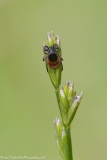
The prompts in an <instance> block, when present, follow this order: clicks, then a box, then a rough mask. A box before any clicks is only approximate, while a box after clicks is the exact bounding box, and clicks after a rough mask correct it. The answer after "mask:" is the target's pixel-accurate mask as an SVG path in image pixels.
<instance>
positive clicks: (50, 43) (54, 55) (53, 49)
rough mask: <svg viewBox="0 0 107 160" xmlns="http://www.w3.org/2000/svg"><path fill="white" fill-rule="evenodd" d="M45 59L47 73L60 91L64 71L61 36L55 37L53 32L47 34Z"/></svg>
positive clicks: (44, 45)
mask: <svg viewBox="0 0 107 160" xmlns="http://www.w3.org/2000/svg"><path fill="white" fill-rule="evenodd" d="M43 52H44V57H43V61H45V64H46V68H47V72H48V74H49V77H50V79H51V82H52V84H53V86H54V88H55V89H58V87H59V85H60V82H61V72H62V70H63V66H62V60H63V59H62V57H61V47H60V39H59V36H55V35H54V33H53V32H52V31H51V32H50V33H48V34H47V42H46V44H43Z"/></svg>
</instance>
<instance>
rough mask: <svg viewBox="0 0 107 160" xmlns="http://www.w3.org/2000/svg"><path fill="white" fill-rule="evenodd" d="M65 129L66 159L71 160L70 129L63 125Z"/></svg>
mask: <svg viewBox="0 0 107 160" xmlns="http://www.w3.org/2000/svg"><path fill="white" fill-rule="evenodd" d="M65 131H66V135H67V154H66V160H73V154H72V141H71V134H70V129H69V128H66V127H65Z"/></svg>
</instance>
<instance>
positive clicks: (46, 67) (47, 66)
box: [46, 62, 48, 72]
mask: <svg viewBox="0 0 107 160" xmlns="http://www.w3.org/2000/svg"><path fill="white" fill-rule="evenodd" d="M46 70H47V72H48V66H47V62H46Z"/></svg>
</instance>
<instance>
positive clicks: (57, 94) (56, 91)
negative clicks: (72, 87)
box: [55, 88, 62, 118]
mask: <svg viewBox="0 0 107 160" xmlns="http://www.w3.org/2000/svg"><path fill="white" fill-rule="evenodd" d="M58 90H59V89H58V88H57V89H55V93H56V98H57V102H58V106H59V110H60V114H61V118H62V113H61V108H60V101H59V91H58Z"/></svg>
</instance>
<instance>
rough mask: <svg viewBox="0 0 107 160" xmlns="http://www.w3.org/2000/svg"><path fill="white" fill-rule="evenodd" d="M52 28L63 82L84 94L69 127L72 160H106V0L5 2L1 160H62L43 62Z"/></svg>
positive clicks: (0, 28)
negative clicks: (11, 159) (18, 159)
mask: <svg viewBox="0 0 107 160" xmlns="http://www.w3.org/2000/svg"><path fill="white" fill-rule="evenodd" d="M51 30H53V31H54V33H55V34H57V35H59V36H60V39H61V46H62V54H63V59H64V61H63V66H64V70H63V73H62V84H64V83H65V81H66V80H69V79H70V80H71V81H73V82H74V84H75V90H78V94H80V91H83V92H84V96H83V99H82V102H81V105H80V107H79V109H78V111H77V114H76V116H75V118H74V121H73V123H72V128H71V130H72V132H71V135H72V144H73V156H74V160H90V159H91V160H101V159H104V160H106V159H107V1H106V0H102V1H101V0H94V1H93V0H81V1H80V0H76V1H75V0H67V1H62V0H59V1H57V0H54V1H50V0H45V1H42V0H41V1H39V0H0V156H29V157H33V156H37V157H44V156H45V159H46V160H50V159H51V160H54V159H59V160H60V159H61V156H60V154H59V152H58V149H57V146H56V143H55V134H54V125H53V120H54V119H55V117H60V114H59V110H58V106H57V101H56V97H55V93H54V89H53V86H52V84H51V82H50V79H49V77H48V74H47V72H46V68H45V64H44V62H42V57H43V52H42V47H41V46H42V43H43V42H45V41H46V35H47V32H49V31H51Z"/></svg>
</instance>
